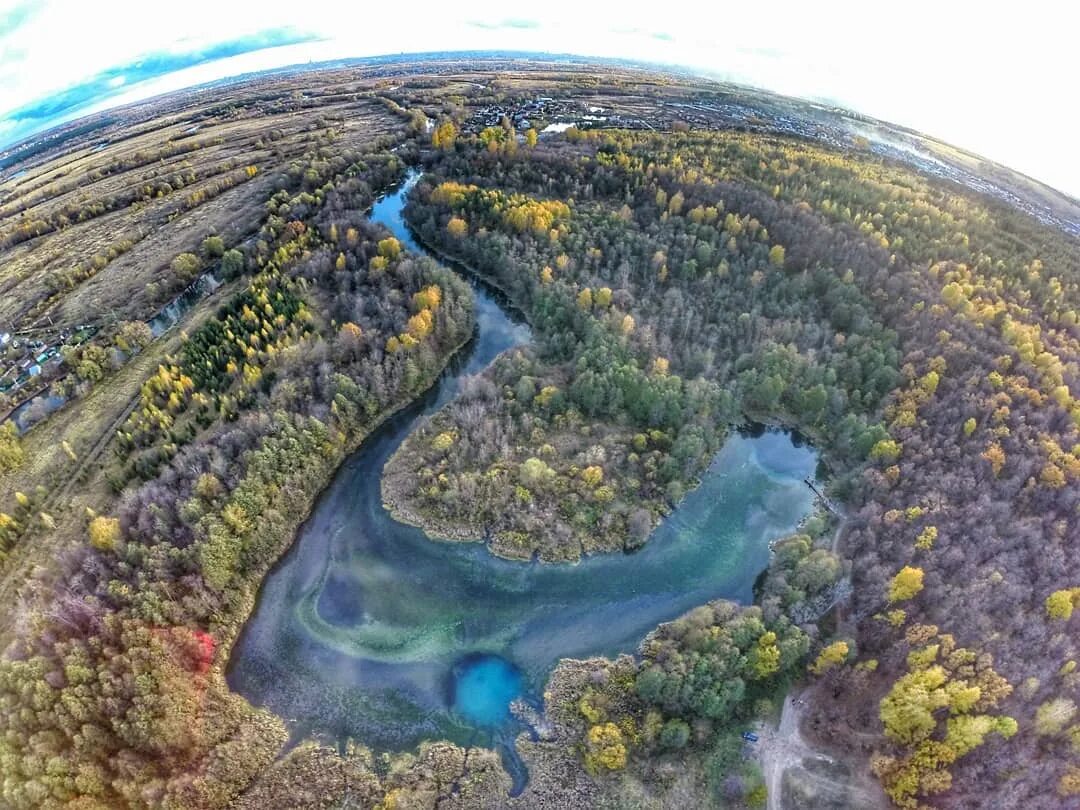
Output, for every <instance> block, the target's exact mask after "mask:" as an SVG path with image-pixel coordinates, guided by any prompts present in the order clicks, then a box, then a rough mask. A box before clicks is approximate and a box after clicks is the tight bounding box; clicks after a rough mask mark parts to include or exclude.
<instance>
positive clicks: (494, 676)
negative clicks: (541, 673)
mask: <svg viewBox="0 0 1080 810" xmlns="http://www.w3.org/2000/svg"><path fill="white" fill-rule="evenodd" d="M523 686H524V684H523V683H522V677H521V670H519V669H518V668H517V667H515V666H514V665H513V664H511V663H510V662H509V661H507V660H506V659H505V658H502V657H500V656H498V655H490V654H488V655H484V654H479V655H471V656H468V657H467V658H465V659H463V660H461V661H458V663H457V664H455V665H454V669H453V680H452V692H453V694H452V696H451V704H452V705H453V707H454V711H455V712H457V713H458V714H459V715H461V716H462V717H463V718H464V719H465V720H467V721H468V722H470V723H474V724H475V725H477V726H479V727H480V728H499V727H500V726H503V725H505V724H506V723H508V722H510V703H511V701H513V700H515V699H516V698H519V697H521V696H522V688H523Z"/></svg>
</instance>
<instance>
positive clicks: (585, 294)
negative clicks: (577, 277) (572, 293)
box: [577, 287, 593, 312]
mask: <svg viewBox="0 0 1080 810" xmlns="http://www.w3.org/2000/svg"><path fill="white" fill-rule="evenodd" d="M577 305H578V309H580V310H582V311H583V312H588V311H589V310H591V309H592V305H593V294H592V290H591V289H589V288H588V287H585V288H584V289H583V290H582V291H581V292H579V293H578V296H577Z"/></svg>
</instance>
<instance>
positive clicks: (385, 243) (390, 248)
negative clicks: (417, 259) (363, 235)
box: [379, 236, 401, 261]
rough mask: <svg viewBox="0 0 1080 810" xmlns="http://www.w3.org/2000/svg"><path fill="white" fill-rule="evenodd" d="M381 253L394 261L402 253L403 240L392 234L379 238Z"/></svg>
mask: <svg viewBox="0 0 1080 810" xmlns="http://www.w3.org/2000/svg"><path fill="white" fill-rule="evenodd" d="M379 255H380V256H382V257H383V258H384V259H389V260H391V261H393V260H394V259H396V258H397V257H398V256H400V255H401V242H399V241H398V240H397V239H395V238H394V237H392V236H388V237H386V238H385V239H380V240H379Z"/></svg>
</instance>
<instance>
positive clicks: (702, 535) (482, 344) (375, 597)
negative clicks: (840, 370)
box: [228, 176, 817, 787]
mask: <svg viewBox="0 0 1080 810" xmlns="http://www.w3.org/2000/svg"><path fill="white" fill-rule="evenodd" d="M413 182H415V176H414V177H413V178H411V179H410V181H409V183H408V184H407V185H406V187H405V188H403V189H402V190H401V191H399V192H398V193H397V194H395V195H391V196H390V197H388V198H386V199H385V200H383V201H381V202H380V203H378V204H377V205H376V206H375V208H374V209H373V213H372V218H373V219H375V220H377V221H380V222H382V223H383V224H385V225H387V227H389V228H390V229H391V230H393V231H394V232H395V234H396V235H397V236H398V238H399V239H401V241H402V242H403V243H404V244H405V245H406V246H407V247H409V248H410V249H414V250H415V249H418V246H417V245H416V243H415V242H414V241H413V239H412V238H411V236H410V235H409V234H408V233H407V231H406V229H405V227H404V224H403V223H402V221H401V216H400V212H401V206H402V201H403V197H404V193H405V192H406V191H407V189H408V188H410V187H411V185H412V183H413ZM474 289H475V292H476V306H477V322H478V323H477V332H476V336H475V337H474V340H473V342H472V343H471V344H470V345H469V347H467V348H466V349H465V350H464V351H463V352H462V354H461V356H460V357H459V358H458V360H457V361H456V362H455V363H454V364H453V366H452V367H451V368H450V369H449V370H448V371H447V372H446V373H445V374H444V375H443V376H442V378H441V379H440V381H439V383H438V384H437V385H436V386H435V388H434V389H433V390H432V391H431V392H429V394H428V395H427V396H425V397H424V398H422V399H421V401H419V402H417V403H414V404H413V405H412V406H411V407H409V408H408V409H406V410H405V411H403V412H401V413H400V414H398V415H397V416H396V417H395V418H393V419H392V420H390V421H389V422H387V423H386V424H385V425H384V426H383V427H382V428H380V429H379V430H378V431H376V432H375V433H374V434H373V435H372V436H371V437H370V438H369V439H368V440H367V441H366V442H365V443H364V445H363V447H361V448H360V450H359V451H357V452H356V453H355V454H354V455H353V456H352V457H351V458H350V459H349V460H348V461H346V463H345V464H344V465H343V466H342V468H341V470H339V472H338V474H337V475H336V477H335V478H334V481H333V482H332V483H331V485H330V486H329V487H328V489H327V490H326V492H325V493H323V495H322V497H321V498H320V500H319V502H318V504H317V505H316V507H315V509H314V511H313V513H312V515H311V517H310V519H309V520H308V521H307V522H306V523H305V524H304V526H303V528H302V529H301V531H300V534H299V536H298V538H297V540H296V542H295V543H294V544H293V546H292V547H291V549H290V550H289V552H288V553H287V554H286V555H285V557H284V558H283V559H282V561H281V562H280V563H279V564H278V565H277V566H276V567H275V568H274V570H273V571H272V572H271V573H270V575H269V576H268V577H267V579H266V581H265V582H264V584H263V587H262V591H261V593H260V596H259V600H258V605H257V607H256V610H255V612H254V613H253V615H252V617H251V618H250V619H249V621H248V623H247V625H246V626H245V628H244V631H243V633H242V634H241V636H240V638H239V640H238V642H237V645H236V647H235V649H234V652H233V656H232V659H231V661H230V669H229V672H228V679H229V683H230V685H231V686H232V688H233V689H234V690H236V691H238V692H240V693H241V694H243V695H244V696H246V697H247V698H248V699H249V700H251V701H252V702H253V703H255V704H257V705H264V706H267V707H268V708H270V709H272V710H273V711H274V712H276V713H278V714H279V715H281V716H283V717H284V718H286V719H287V720H290V721H293V722H294V726H293V733H294V736H295V737H296V738H300V737H302V736H305V735H308V734H311V733H321V734H325V735H328V736H330V737H332V738H335V739H339V740H341V739H344V738H346V737H353V738H357V739H360V740H362V741H364V742H365V743H367V744H369V745H372V746H373V747H376V748H391V749H400V748H406V747H411V746H414V745H415V744H416V743H418V742H419V741H421V740H423V739H450V740H453V741H455V742H458V743H461V744H485V745H496V746H498V747H499V748H500V750H501V751H502V753H503V754H504V761H505V762H506V763H507V765H508V767H509V768H510V770H511V772H512V774H513V775H514V777H515V782H516V783H517V786H518V787H520V786H521V785H522V784H523V780H524V776H525V774H524V771H523V768H522V766H521V763H520V761H519V760H517V758H516V754H515V753H514V751H513V745H512V740H513V737H514V736H515V735H516V734H517V733H518V732H520V731H521V730H522V728H521V726H520V724H519V723H518V721H517V720H515V719H514V718H513V717H511V715H510V713H509V711H508V709H507V705H508V703H509V702H510V700H512V699H513V698H514V697H517V696H518V694H519V693H520V694H522V695H523V696H524V697H525V699H526V700H529V701H530V702H533V703H536V704H537V705H538V704H539V701H538V698H537V696H538V695H539V694H540V692H541V691H542V688H543V683H544V681H545V680H546V678H547V676H548V674H549V673H550V672H551V670H552V668H553V667H554V665H555V664H556V663H557V661H558V659H559V658H564V657H579V658H580V657H586V656H590V655H598V654H602V655H612V654H616V653H619V652H633V651H634V650H635V649H636V647H637V644H638V642H639V641H640V640H641V638H642V637H643V636H644V635H645V634H646V633H647V632H648V631H650V630H651V629H652V628H654V627H655V626H656V625H657V624H658V623H660V622H663V621H667V620H669V619H673V618H675V617H676V616H678V615H679V614H681V613H683V612H685V611H686V610H689V609H690V608H692V607H695V606H696V605H699V604H702V603H704V602H707V601H709V600H710V599H716V598H720V597H726V598H730V599H737V600H740V601H743V602H748V601H750V599H751V598H752V588H753V583H754V580H755V578H756V577H757V575H758V574H759V573H760V572H761V571H762V570H763V569H764V568H765V566H766V565H767V563H768V556H769V550H768V543H769V541H770V540H772V539H775V538H777V537H780V536H783V535H784V534H786V533H788V532H790V531H791V530H793V529H794V528H795V527H796V525H797V524H798V522H799V520H800V519H801V518H802V517H803V516H804V515H805V514H806V513H807V512H808V511H809V510H810V508H811V506H812V502H813V495H812V493H811V491H810V489H809V488H808V487H807V486H806V484H805V482H804V479H805V478H806V477H808V476H813V474H814V470H815V466H816V462H817V456H816V454H815V453H814V451H813V450H811V449H810V448H808V447H805V446H801V445H800V444H799V443H798V442H797V441H796V440H795V439H794V438H793V437H792V436H791V435H789V434H787V433H782V432H763V433H760V434H759V435H756V436H752V435H749V434H745V433H733V434H732V435H731V436H730V437H729V439H728V440H727V442H726V443H725V445H724V447H723V449H722V450H721V451H720V452H719V453H718V454H717V456H716V458H715V459H714V460H713V463H712V465H711V466H710V468H709V470H708V472H707V473H706V474H705V475H704V476H703V481H702V484H701V486H700V487H698V488H697V489H696V490H694V491H693V492H691V493H690V494H689V495H688V496H687V497H686V499H685V500H684V501H683V503H682V504H681V505H680V506H679V508H678V509H676V510H675V512H674V513H673V514H672V515H671V516H670V517H669V518H668V519H666V520H665V521H664V522H663V523H662V524H661V525H660V526H659V527H658V528H657V529H656V531H655V532H654V533H653V535H652V537H651V538H650V539H649V541H648V543H647V544H646V546H645V547H644V548H643V549H642V550H641V551H639V552H637V553H635V554H632V555H622V554H616V555H604V556H600V557H593V558H589V559H586V560H583V561H582V562H581V563H578V564H576V565H569V564H559V565H541V564H538V563H520V562H508V561H506V560H501V559H498V558H495V557H493V556H491V555H490V554H489V553H488V551H487V550H486V548H484V547H483V546H482V545H480V544H451V543H437V542H432V541H431V540H430V539H428V538H427V537H426V536H425V535H424V534H423V533H422V532H420V531H419V530H418V529H415V528H413V527H411V526H405V525H402V524H400V523H397V522H396V521H394V520H393V518H391V517H390V515H389V514H388V513H387V511H386V510H385V509H384V508H383V505H382V499H381V492H380V477H381V473H382V469H383V465H384V464H385V462H386V460H387V459H388V458H389V457H390V455H392V453H393V452H394V450H396V449H397V447H398V445H399V444H400V443H401V441H402V440H403V439H404V438H405V437H406V436H407V435H408V434H409V433H410V432H411V431H412V429H413V428H414V426H415V423H416V421H417V419H419V418H421V417H423V416H424V415H426V414H430V413H432V412H434V411H435V410H437V409H438V408H440V407H442V406H443V405H444V404H445V403H446V402H448V401H449V400H450V399H451V398H452V397H453V396H454V394H455V392H456V391H457V389H458V387H459V382H460V379H461V377H462V376H463V375H466V374H475V373H478V372H479V371H481V370H482V369H483V368H485V367H486V366H487V365H488V364H489V363H490V362H491V361H492V360H493V359H494V358H495V357H496V356H497V355H498V354H499V353H500V352H502V351H504V350H505V349H507V348H510V347H512V346H514V345H518V344H521V343H523V342H525V341H527V340H528V338H529V330H528V328H527V327H526V326H524V325H523V324H522V323H520V322H519V321H516V320H515V319H513V318H512V317H511V316H510V315H509V314H508V313H507V311H506V310H504V309H503V308H502V307H501V306H500V304H499V302H498V301H497V300H496V298H495V296H494V295H493V294H492V293H490V292H489V291H488V290H486V289H485V288H484V287H482V286H480V285H477V284H475V283H474Z"/></svg>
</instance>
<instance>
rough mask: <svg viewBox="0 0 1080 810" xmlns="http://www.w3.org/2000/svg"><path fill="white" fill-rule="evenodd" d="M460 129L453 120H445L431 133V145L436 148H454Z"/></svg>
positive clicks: (445, 149)
mask: <svg viewBox="0 0 1080 810" xmlns="http://www.w3.org/2000/svg"><path fill="white" fill-rule="evenodd" d="M457 135H458V129H457V127H456V126H455V125H454V122H453V121H443V122H442V123H441V124H439V125H438V126H437V127H435V129H434V131H433V132H432V133H431V145H432V146H434V147H435V148H436V149H442V150H443V151H449V150H451V149H453V148H454V142H455V141H456V140H457Z"/></svg>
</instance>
